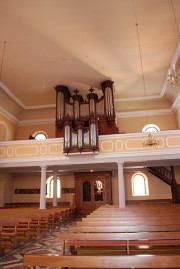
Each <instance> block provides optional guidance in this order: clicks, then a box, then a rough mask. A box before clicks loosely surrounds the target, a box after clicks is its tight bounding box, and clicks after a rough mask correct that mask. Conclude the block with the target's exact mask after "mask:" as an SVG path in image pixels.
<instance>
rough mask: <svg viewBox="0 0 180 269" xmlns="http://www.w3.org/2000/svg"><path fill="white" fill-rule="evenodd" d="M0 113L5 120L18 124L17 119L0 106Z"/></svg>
mask: <svg viewBox="0 0 180 269" xmlns="http://www.w3.org/2000/svg"><path fill="white" fill-rule="evenodd" d="M0 114H1V115H2V116H3V117H5V118H6V119H7V120H9V121H11V122H12V123H14V124H18V123H19V120H18V119H17V118H16V117H14V116H13V115H12V114H11V113H9V112H8V111H7V110H6V109H4V108H3V107H1V106H0Z"/></svg>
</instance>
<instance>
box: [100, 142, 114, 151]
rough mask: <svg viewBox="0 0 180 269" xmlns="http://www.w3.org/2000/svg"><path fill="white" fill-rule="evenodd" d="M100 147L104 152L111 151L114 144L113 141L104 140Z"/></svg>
mask: <svg viewBox="0 0 180 269" xmlns="http://www.w3.org/2000/svg"><path fill="white" fill-rule="evenodd" d="M100 148H101V151H102V152H111V151H114V144H113V141H110V140H109V141H108V140H106V141H102V142H101V143H100Z"/></svg>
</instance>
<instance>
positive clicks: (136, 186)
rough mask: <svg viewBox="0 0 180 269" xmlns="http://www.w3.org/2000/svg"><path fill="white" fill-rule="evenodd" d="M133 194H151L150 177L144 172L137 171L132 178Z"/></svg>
mask: <svg viewBox="0 0 180 269" xmlns="http://www.w3.org/2000/svg"><path fill="white" fill-rule="evenodd" d="M131 186H132V195H133V196H147V195H149V186H148V178H147V176H146V175H145V174H143V173H140V172H138V173H135V174H134V175H133V176H132V178H131Z"/></svg>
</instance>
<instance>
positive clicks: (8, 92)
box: [0, 81, 26, 109]
mask: <svg viewBox="0 0 180 269" xmlns="http://www.w3.org/2000/svg"><path fill="white" fill-rule="evenodd" d="M0 87H1V88H2V90H3V91H4V92H5V93H6V94H7V95H8V96H10V97H11V98H12V99H13V100H14V102H15V103H17V104H18V105H20V106H21V107H22V108H24V109H25V108H26V106H25V105H24V104H23V102H21V101H20V100H19V99H18V98H17V97H16V96H15V95H14V94H13V93H12V92H11V91H10V90H9V89H8V87H6V86H5V85H4V83H2V81H0Z"/></svg>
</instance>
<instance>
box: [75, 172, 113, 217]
mask: <svg viewBox="0 0 180 269" xmlns="http://www.w3.org/2000/svg"><path fill="white" fill-rule="evenodd" d="M111 203H112V197H111V172H92V173H91V172H88V173H75V204H76V208H77V213H78V214H82V215H87V214H89V213H91V212H92V211H94V210H95V209H96V208H98V207H100V206H101V205H103V204H111Z"/></svg>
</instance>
